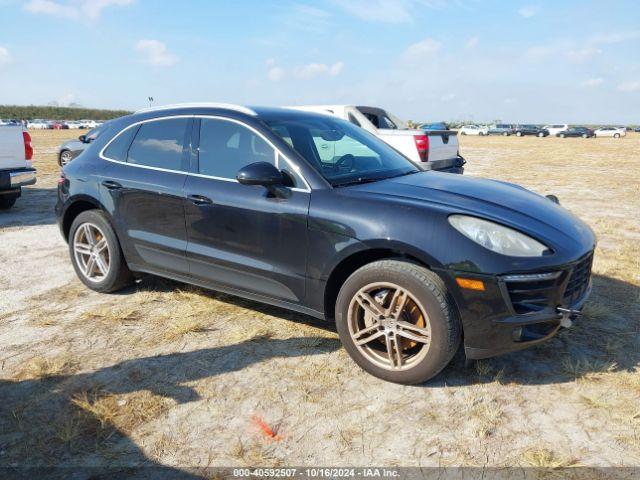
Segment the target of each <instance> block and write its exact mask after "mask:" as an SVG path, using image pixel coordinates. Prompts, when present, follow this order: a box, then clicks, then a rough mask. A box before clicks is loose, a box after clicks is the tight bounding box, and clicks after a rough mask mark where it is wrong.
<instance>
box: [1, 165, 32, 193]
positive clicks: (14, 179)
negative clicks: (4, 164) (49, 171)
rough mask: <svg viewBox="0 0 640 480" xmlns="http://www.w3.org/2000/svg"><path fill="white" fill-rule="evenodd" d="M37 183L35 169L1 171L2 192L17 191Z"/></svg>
mask: <svg viewBox="0 0 640 480" xmlns="http://www.w3.org/2000/svg"><path fill="white" fill-rule="evenodd" d="M35 183H36V170H35V169H34V168H18V169H15V170H1V171H0V191H15V190H18V189H19V188H21V187H26V186H27V185H33V184H35Z"/></svg>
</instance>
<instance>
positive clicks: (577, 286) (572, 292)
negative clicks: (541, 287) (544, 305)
mask: <svg viewBox="0 0 640 480" xmlns="http://www.w3.org/2000/svg"><path fill="white" fill-rule="evenodd" d="M592 265H593V252H592V253H590V254H589V255H588V256H587V257H585V258H584V259H582V260H580V262H578V263H577V264H576V265H575V266H574V267H573V269H572V270H571V273H570V274H569V275H570V276H569V282H568V283H567V288H566V289H565V291H564V298H563V300H564V302H565V303H566V304H567V305H572V304H574V303H575V302H577V301H578V300H580V298H582V296H583V295H584V294H585V292H586V291H587V289H588V288H589V281H590V280H591V266H592Z"/></svg>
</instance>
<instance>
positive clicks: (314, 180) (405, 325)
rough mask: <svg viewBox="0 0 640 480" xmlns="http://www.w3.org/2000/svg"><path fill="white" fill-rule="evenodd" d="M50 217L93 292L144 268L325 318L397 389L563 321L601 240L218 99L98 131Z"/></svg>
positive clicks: (69, 170) (469, 185)
mask: <svg viewBox="0 0 640 480" xmlns="http://www.w3.org/2000/svg"><path fill="white" fill-rule="evenodd" d="M323 142H329V143H330V144H336V143H340V144H342V145H343V148H344V151H345V153H344V155H342V157H341V158H339V159H337V160H336V161H333V159H332V160H324V159H323V155H322V153H321V152H320V148H319V147H318V145H321V144H323ZM333 146H334V145H331V147H333ZM221 159H224V160H225V161H220V160H221ZM56 213H57V217H58V223H59V226H60V231H61V233H62V235H63V237H64V239H65V240H66V241H67V242H68V244H69V252H70V258H71V262H72V264H73V267H74V269H75V271H76V273H77V275H78V277H79V278H80V280H81V281H82V282H83V283H84V284H85V285H86V286H87V287H89V288H91V289H93V290H96V291H98V292H113V291H117V290H119V289H121V288H123V287H125V286H126V285H129V284H130V283H131V282H132V279H133V274H134V273H142V272H144V273H147V274H156V275H160V276H163V277H169V278H172V279H175V280H179V281H181V282H186V283H192V284H196V285H200V286H202V287H207V288H212V289H214V290H219V291H222V292H226V293H230V294H233V295H238V296H242V297H247V298H251V299H253V300H257V301H261V302H264V303H269V304H273V305H278V306H281V307H284V308H287V309H290V310H294V311H298V312H302V313H305V314H308V315H312V316H315V317H318V318H325V319H329V320H332V321H335V322H336V325H337V330H338V333H339V336H340V339H341V341H342V343H343V345H344V347H345V349H346V350H347V352H348V353H349V355H351V357H352V358H353V360H354V361H355V362H356V363H358V365H360V366H361V367H362V368H363V369H365V370H366V371H367V372H369V373H371V374H373V375H376V376H378V377H380V378H383V379H385V380H390V381H393V382H399V383H407V384H409V383H419V382H423V381H425V380H428V379H430V378H432V377H433V376H435V375H436V374H437V373H438V372H439V371H441V370H442V369H443V368H444V367H445V366H446V365H447V364H448V363H449V361H450V360H451V359H452V357H453V356H454V354H455V353H456V351H457V350H458V346H459V344H460V343H461V342H464V348H465V353H466V355H467V358H472V359H473V358H486V357H491V356H493V355H497V354H501V353H505V352H510V351H515V350H520V349H522V348H525V347H528V346H530V345H535V344H538V343H540V342H541V341H545V340H548V339H549V338H551V337H553V336H554V335H555V334H556V333H557V332H558V331H559V330H560V329H561V328H563V327H568V326H570V325H571V318H572V317H575V316H577V315H579V309H580V308H581V307H582V305H583V304H584V302H585V299H586V298H587V296H588V294H589V291H590V276H591V263H592V259H593V252H594V248H595V244H596V239H595V236H594V234H593V232H592V231H591V229H590V228H589V227H588V226H587V225H586V224H585V223H583V222H582V221H581V220H579V219H578V218H577V217H575V216H574V215H572V214H571V213H570V212H569V211H567V210H565V209H564V208H562V207H561V206H559V205H558V204H556V203H555V202H553V201H551V200H549V199H548V198H545V197H542V196H540V195H537V194H535V193H532V192H530V191H528V190H526V189H524V188H521V187H519V186H516V185H511V184H508V183H505V182H499V181H493V180H486V179H481V178H472V177H465V176H463V175H450V174H444V173H441V172H433V171H429V172H427V171H423V170H421V169H419V168H416V165H415V164H414V163H412V162H411V161H409V159H407V158H406V157H405V156H403V155H401V154H400V153H399V152H397V151H396V150H395V149H393V148H391V147H390V146H389V145H388V144H387V143H386V142H384V141H383V140H382V139H380V138H377V137H375V136H373V135H370V134H368V133H367V132H364V131H363V130H362V129H361V128H358V127H357V126H355V125H353V124H351V123H349V122H348V121H344V120H342V119H339V118H335V117H332V116H329V115H326V114H316V113H312V112H307V111H296V110H292V109H277V108H254V109H250V108H247V107H238V106H230V105H211V104H210V105H199V106H196V105H188V106H173V107H165V108H163V109H160V108H154V109H148V110H145V111H141V112H138V113H136V114H133V115H129V116H126V117H122V118H120V119H118V120H115V121H113V122H110V126H109V128H108V130H105V132H103V133H102V134H101V135H100V136H99V137H98V138H97V139H96V140H95V141H94V142H93V143H92V144H91V145H90V146H89V148H88V149H87V150H86V151H85V153H84V154H83V155H81V156H80V157H78V158H77V159H76V160H75V161H73V162H71V163H70V164H68V165H66V166H65V167H64V168H63V171H62V178H61V179H60V181H59V182H58V200H57V203H56ZM159 219H161V221H159ZM565 340H567V338H565Z"/></svg>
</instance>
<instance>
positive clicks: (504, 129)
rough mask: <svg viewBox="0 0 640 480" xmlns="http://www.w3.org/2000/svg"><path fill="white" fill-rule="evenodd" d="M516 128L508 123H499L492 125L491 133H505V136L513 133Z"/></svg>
mask: <svg viewBox="0 0 640 480" xmlns="http://www.w3.org/2000/svg"><path fill="white" fill-rule="evenodd" d="M513 131H514V129H513V127H512V126H511V125H507V124H506V123H498V124H497V125H491V126H490V127H489V132H488V133H489V135H503V136H505V137H507V136H509V135H511V134H512V133H513Z"/></svg>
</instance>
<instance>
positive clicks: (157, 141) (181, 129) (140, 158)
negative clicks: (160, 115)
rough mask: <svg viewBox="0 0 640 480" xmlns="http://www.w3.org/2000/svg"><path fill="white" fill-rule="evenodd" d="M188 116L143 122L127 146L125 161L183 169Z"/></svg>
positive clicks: (169, 168) (170, 168)
mask: <svg viewBox="0 0 640 480" xmlns="http://www.w3.org/2000/svg"><path fill="white" fill-rule="evenodd" d="M188 124H189V119H188V118H172V119H169V120H157V121H153V122H148V123H143V124H142V125H141V126H140V130H138V134H137V135H136V138H135V139H134V140H133V143H132V144H131V147H130V148H129V156H128V157H127V161H128V162H129V163H135V164H137V165H146V166H149V167H156V168H166V169H168V170H184V168H183V165H182V164H183V157H184V156H183V145H184V140H185V135H186V131H187V125H188Z"/></svg>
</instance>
